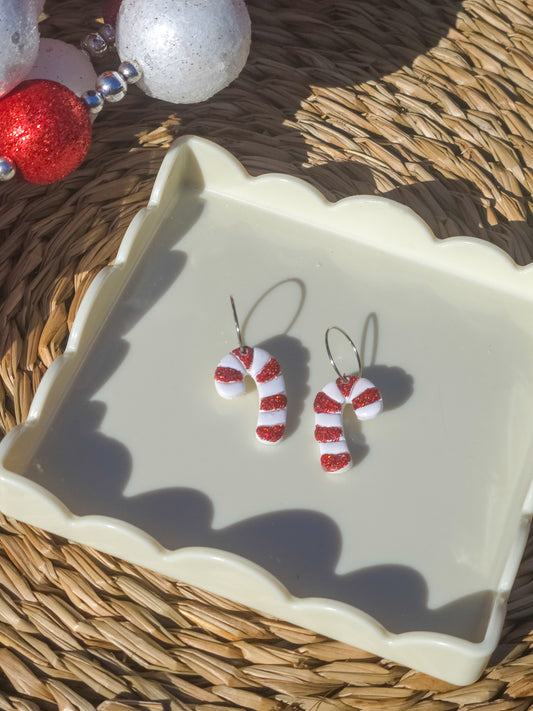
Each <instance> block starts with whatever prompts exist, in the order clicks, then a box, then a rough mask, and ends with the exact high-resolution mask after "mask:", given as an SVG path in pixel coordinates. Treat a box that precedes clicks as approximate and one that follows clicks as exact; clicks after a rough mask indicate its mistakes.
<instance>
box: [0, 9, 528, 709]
mask: <svg viewBox="0 0 533 711" xmlns="http://www.w3.org/2000/svg"><path fill="white" fill-rule="evenodd" d="M249 9H250V13H251V16H252V22H253V28H254V35H253V48H252V53H251V56H250V60H249V63H248V65H247V67H246V69H245V71H244V72H243V74H242V75H241V77H240V78H239V80H238V81H237V82H235V83H234V84H233V86H231V87H230V88H228V89H227V90H225V91H223V92H222V93H220V94H219V95H217V96H216V97H214V98H213V99H212V100H210V101H208V102H207V103H205V104H202V105H198V106H188V107H184V108H183V107H175V106H170V105H168V104H163V103H161V102H157V101H154V100H151V99H148V98H146V97H144V96H142V95H141V94H140V92H138V91H135V90H134V91H133V92H132V93H131V95H130V96H128V98H127V99H126V100H125V101H124V102H122V103H121V104H118V105H115V106H114V107H110V108H107V109H106V111H105V112H104V114H103V115H102V116H101V117H99V119H98V120H97V123H96V124H95V129H94V142H93V145H92V149H91V151H90V154H89V157H88V159H87V160H86V161H85V163H84V164H83V166H82V167H81V168H80V169H79V170H78V171H77V172H76V173H75V174H74V175H72V176H71V177H70V178H68V179H67V180H65V181H64V182H63V183H61V184H59V185H53V186H48V187H35V186H29V185H23V184H20V183H14V184H9V185H7V186H6V187H3V188H1V190H0V284H1V293H0V349H1V350H0V379H1V380H0V425H1V427H2V428H3V430H4V431H6V430H9V429H10V428H11V427H13V426H14V425H15V424H16V423H18V422H21V421H23V420H24V418H25V417H26V416H27V413H28V408H29V405H30V402H31V399H32V396H33V393H34V391H35V389H36V387H37V385H38V384H39V381H40V379H41V377H42V375H43V373H44V371H45V370H46V368H47V367H48V366H49V365H50V363H51V362H52V360H53V359H54V358H55V357H56V356H58V355H59V354H60V353H61V352H62V349H63V347H64V345H65V339H66V337H67V335H68V331H69V328H70V326H71V324H72V320H73V318H74V315H75V313H76V309H77V307H78V305H79V303H80V299H81V297H82V296H83V294H84V293H85V291H86V290H87V287H88V285H89V284H90V282H91V280H92V279H93V277H94V276H95V275H96V274H97V273H98V271H99V270H100V269H101V268H102V267H103V266H104V265H106V264H108V263H109V262H110V261H112V260H113V257H114V255H115V253H116V250H117V247H118V245H119V242H120V240H121V238H122V235H123V233H124V231H125V228H126V226H127V225H128V223H129V221H130V220H131V218H132V217H133V215H134V214H135V213H136V212H137V210H138V209H139V208H141V207H142V206H144V205H145V204H146V201H147V199H148V197H149V194H150V190H151V187H152V183H153V180H154V177H155V175H156V173H157V170H158V168H159V165H160V163H161V161H162V159H163V156H164V155H165V149H166V148H167V146H168V145H169V144H170V142H171V141H172V140H173V139H174V138H175V137H176V136H178V135H183V134H186V133H187V134H197V135H200V136H204V137H207V138H210V139H212V140H214V141H216V142H218V143H219V144H221V145H223V146H224V147H226V148H228V149H229V150H230V151H232V152H233V153H234V154H235V155H236V156H237V157H238V158H239V159H240V160H241V161H242V162H243V163H244V164H245V166H246V167H247V168H248V169H249V170H250V171H251V172H252V173H254V174H257V173H261V172H266V171H281V172H287V173H290V174H293V175H296V176H299V177H303V178H304V179H306V180H308V181H309V182H311V183H312V184H314V185H316V186H317V187H318V188H319V189H320V190H322V191H323V192H324V193H325V194H326V195H327V196H328V197H329V198H331V199H337V198H341V197H344V196H346V195H351V194H354V193H355V194H357V193H380V194H382V195H386V196H387V197H391V198H393V199H395V200H398V201H400V202H402V203H405V204H407V205H409V206H410V207H412V208H414V210H416V211H417V212H418V213H419V214H420V215H421V216H423V217H424V218H425V220H426V221H427V222H428V223H429V225H430V226H431V228H432V229H433V230H434V232H435V233H436V234H437V236H439V237H442V238H444V237H448V236H450V235H458V234H468V235H475V236H477V237H482V238H484V239H487V240H490V241H491V242H494V243H496V244H498V245H500V246H501V247H502V248H503V249H504V250H506V251H507V252H508V253H509V254H510V255H512V256H513V257H514V259H515V260H516V261H517V262H518V263H519V264H526V263H528V262H530V261H531V260H532V259H533V234H532V231H531V228H532V224H533V220H532V215H531V188H532V186H533V174H532V170H531V168H532V166H533V143H532V140H531V139H532V137H533V126H532V123H533V85H532V76H533V63H532V54H533V53H532V48H533V32H532V24H533V22H532V18H533V4H531V2H529V0H464V1H463V2H461V1H460V0H250V2H249ZM45 10H46V12H47V14H48V16H49V17H48V19H46V20H44V21H43V22H42V34H44V35H47V36H50V37H56V38H58V39H64V40H67V41H70V42H73V43H77V42H79V40H80V39H81V38H82V37H83V36H84V34H85V33H86V32H87V30H88V28H89V27H94V26H95V17H96V16H97V15H98V12H99V10H100V6H99V3H98V2H95V0H50V1H49V2H47V5H46V8H45ZM106 61H107V60H106ZM109 63H110V64H112V63H113V58H110V60H109ZM154 347H156V344H154ZM156 414H157V413H151V412H145V411H144V410H143V406H142V403H139V405H138V413H137V415H138V417H152V416H154V415H156ZM0 526H1V528H0V709H38V708H39V709H52V708H57V707H59V708H61V709H83V710H84V711H85V709H93V708H98V709H102V710H103V709H106V711H111V709H113V710H114V709H117V711H118V709H129V708H131V709H150V710H155V709H157V710H159V709H161V710H163V709H183V708H185V709H189V708H195V709H202V710H204V711H211V710H213V711H214V709H221V710H224V709H227V708H246V709H253V710H254V711H270V710H271V709H283V708H284V707H285V706H286V705H292V708H293V709H297V708H298V709H305V710H306V711H314V710H317V711H318V709H320V711H344V710H346V711H350V710H351V709H364V710H365V711H366V710H367V709H369V710H370V709H390V711H403V710H404V709H413V710H416V711H447V710H448V709H450V710H451V709H456V708H460V709H467V708H468V709H471V708H475V709H478V710H481V709H484V710H485V709H486V710H491V711H507V710H509V711H510V710H511V709H513V710H514V711H518V710H522V709H526V708H528V707H529V706H530V705H531V703H532V701H533V650H532V649H531V646H530V645H531V641H533V636H532V634H533V633H532V630H533V609H532V606H533V578H532V576H531V570H532V568H533V543H532V542H531V541H530V544H529V545H528V548H527V550H526V553H525V556H524V560H523V563H522V566H521V569H520V572H519V575H518V578H517V581H516V584H515V587H514V591H513V594H512V597H511V600H510V604H509V608H508V614H507V618H506V624H505V628H504V631H503V635H502V639H501V644H500V646H499V648H498V650H497V653H496V655H495V657H494V660H493V662H492V663H491V666H490V667H489V668H488V670H487V672H486V673H485V674H484V676H483V678H482V679H481V680H480V681H479V682H478V683H476V684H474V685H472V686H470V687H468V688H459V689H456V688H453V687H450V686H449V685H447V684H444V683H441V682H438V681H436V680H434V679H431V678H429V677H426V676H424V675H421V674H419V673H416V672H414V671H412V670H409V669H406V668H404V667H401V666H399V665H397V664H393V663H391V662H388V661H386V660H382V659H378V658H376V657H375V656H373V655H371V654H367V653H366V652H364V651H362V650H357V649H353V648H350V647H347V646H345V645H342V644H337V643H334V642H331V641H328V640H326V639H324V638H322V637H320V636H319V635H316V634H314V633H312V632H309V631H305V630H300V629H297V628H294V627H292V626H291V625H288V624H285V623H282V622H279V621H277V620H274V619H271V618H267V617H265V616H262V615H259V614H257V613H254V612H253V611H250V610H247V609H244V608H242V607H239V606H236V605H233V604H231V603H228V602H226V601H224V600H221V599H217V598H215V597H213V596H211V595H207V594H205V593H203V592H201V591H199V590H196V589H193V588H191V587H189V586H186V585H183V584H180V583H176V582H173V581H170V580H166V579H164V578H162V577H160V576H157V575H155V574H153V573H150V572H148V571H146V570H142V569H139V568H136V567H134V566H131V565H129V564H125V563H123V562H121V561H119V560H116V559H113V558H111V557H109V556H105V555H102V554H100V553H97V552H95V551H92V550H90V549H87V548H83V547H81V546H78V545H74V544H72V543H69V542H67V541H64V540H59V539H56V538H54V537H52V536H50V535H47V534H46V533H43V532H42V531H39V530H36V529H34V528H31V527H29V526H26V525H22V524H20V523H17V522H16V521H13V520H6V519H5V518H1V520H0Z"/></svg>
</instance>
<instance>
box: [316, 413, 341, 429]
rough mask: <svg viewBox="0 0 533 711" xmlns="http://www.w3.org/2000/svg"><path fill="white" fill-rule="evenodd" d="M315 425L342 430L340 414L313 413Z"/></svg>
mask: <svg viewBox="0 0 533 711" xmlns="http://www.w3.org/2000/svg"><path fill="white" fill-rule="evenodd" d="M315 425H320V427H340V428H341V429H342V412H331V413H327V412H315Z"/></svg>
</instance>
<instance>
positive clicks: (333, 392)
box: [322, 380, 346, 405]
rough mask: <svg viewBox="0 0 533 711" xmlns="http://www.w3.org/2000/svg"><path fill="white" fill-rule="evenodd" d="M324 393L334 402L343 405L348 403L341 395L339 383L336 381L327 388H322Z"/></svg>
mask: <svg viewBox="0 0 533 711" xmlns="http://www.w3.org/2000/svg"><path fill="white" fill-rule="evenodd" d="M322 392H323V393H325V394H326V395H327V396H328V397H330V398H331V399H332V400H335V401H336V402H340V403H342V404H343V405H344V403H345V402H346V399H345V397H344V395H343V394H342V393H341V391H340V390H339V388H338V387H337V383H336V382H335V381H334V380H333V382H331V383H328V384H327V385H326V387H325V388H322Z"/></svg>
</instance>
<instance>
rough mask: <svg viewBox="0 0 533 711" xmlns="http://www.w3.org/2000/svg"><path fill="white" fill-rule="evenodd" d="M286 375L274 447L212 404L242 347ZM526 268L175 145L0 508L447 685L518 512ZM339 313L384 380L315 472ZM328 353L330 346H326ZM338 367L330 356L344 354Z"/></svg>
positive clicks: (501, 589)
mask: <svg viewBox="0 0 533 711" xmlns="http://www.w3.org/2000/svg"><path fill="white" fill-rule="evenodd" d="M230 294H233V296H234V297H235V299H236V303H237V307H238V310H239V314H240V318H241V325H242V326H243V330H244V336H245V339H246V342H247V343H248V344H249V345H252V346H255V345H259V346H262V347H263V348H265V349H266V350H268V351H269V352H270V353H272V354H273V355H274V356H275V357H276V358H277V359H278V360H279V361H280V363H281V365H282V368H283V370H284V373H285V378H286V382H287V394H288V399H289V405H288V421H287V437H286V440H285V441H284V442H282V443H281V444H280V445H279V446H276V447H265V446H264V445H262V444H260V443H258V442H257V441H256V439H255V436H254V430H255V421H256V417H257V396H256V394H255V392H254V391H253V388H249V392H248V393H247V394H246V395H245V396H244V397H242V398H239V399H237V400H232V401H226V400H223V399H221V398H219V397H218V395H217V394H216V391H215V388H214V382H213V373H214V369H215V367H216V365H217V363H218V361H219V360H220V359H221V358H222V356H223V355H224V354H226V353H227V352H228V351H229V350H231V349H232V348H235V347H236V345H237V340H236V334H235V332H234V328H233V319H232V314H231V308H230V303H229V295H230ZM532 316H533V273H532V271H531V269H518V268H517V267H516V266H515V265H514V264H513V263H512V262H511V261H510V260H509V259H508V258H507V257H506V256H505V255H504V254H503V252H500V251H499V250H497V249H496V248H494V247H492V246H490V245H489V244H486V243H482V242H480V241H477V240H475V239H471V238H456V239H452V240H447V241H445V242H438V241H437V240H435V238H434V237H433V236H432V235H431V233H430V231H429V230H428V228H427V226H426V225H425V224H424V223H423V222H422V221H421V220H420V219H419V218H417V216H416V215H415V214H413V213H412V212H411V211H409V210H408V209H406V208H405V207H402V206H401V205H399V204H396V203H394V202H391V201H388V200H385V199H379V198H374V197H356V198H349V199H346V200H343V201H342V202H340V203H337V204H335V205H332V204H329V203H328V202H327V201H326V200H325V199H324V198H323V197H322V196H321V195H320V194H319V193H318V192H316V191H314V190H313V189H311V188H310V187H308V186H307V185H305V184H304V183H303V182H299V181H297V180H294V179H292V178H288V177H284V176H280V175H266V176H262V177H260V178H250V177H249V176H248V175H247V174H246V173H245V171H244V170H243V168H242V166H240V165H239V164H238V163H237V162H236V160H235V159H234V158H232V157H231V156H230V155H228V154H227V153H226V152H224V151H223V150H222V149H220V148H218V147H217V146H215V145H214V144H211V143H209V142H207V141H204V140H199V139H196V138H188V139H183V140H180V141H178V142H177V143H176V144H175V145H174V146H173V147H172V149H171V150H170V152H169V154H168V156H167V158H166V159H165V162H164V164H163V166H162V168H161V171H160V174H159V177H158V179H157V182H156V186H155V188H154V192H153V195H152V198H151V201H150V204H149V206H148V208H147V209H145V210H143V211H141V213H139V215H137V217H136V218H135V219H134V220H133V222H132V224H131V226H130V228H129V230H128V232H127V234H126V236H125V237H124V240H123V244H122V246H121V249H120V253H119V256H118V259H117V262H116V266H114V267H112V268H108V269H105V270H104V271H103V272H102V273H101V274H100V275H99V276H98V277H97V278H96V279H95V281H94V283H93V284H92V286H91V288H90V290H89V292H88V293H87V295H86V297H85V299H84V301H83V304H82V306H81V307H80V310H79V314H78V317H77V319H76V322H75V326H74V328H73V331H72V335H71V337H70V340H69V343H68V347H67V351H66V354H65V355H64V356H63V357H61V358H58V359H57V360H56V361H55V362H54V363H53V364H52V366H51V367H50V369H49V371H48V372H47V374H46V377H45V378H44V380H43V382H42V385H41V387H40V388H39V391H38V393H37V395H36V397H35V400H34V403H33V406H32V409H31V413H30V416H29V418H28V422H27V424H25V425H23V426H20V427H17V428H16V429H15V430H13V431H12V432H10V434H9V435H8V436H7V437H6V438H5V439H4V440H3V442H2V444H1V445H0V455H1V459H0V461H1V465H2V470H1V472H0V497H1V498H0V502H1V509H2V511H3V512H4V513H5V514H7V515H9V516H13V517H15V518H18V519H20V520H22V521H25V522H28V523H31V524H34V525H36V526H40V527H42V528H44V529H47V530H49V531H52V532H54V533H56V534H59V535H62V536H65V537H67V538H69V539H72V540H75V541H78V542H80V543H84V544H88V545H91V546H94V547H95V548H98V549H101V550H103V551H105V552H107V553H111V554H114V555H117V556H120V557H122V558H124V559H126V560H128V561H131V562H133V563H137V564H140V565H144V566H147V567H149V568H152V569H153V570H156V571H159V572H161V573H164V574H166V575H169V576H173V577H175V578H178V579H180V580H183V581H186V582H188V583H191V584H193V585H197V586H199V587H202V588H205V589H207V590H211V591H214V592H216V593H219V594H221V595H223V596H226V597H228V598H230V599H233V600H235V601H238V602H240V603H244V604H246V605H248V606H250V607H252V608H256V609H258V610H260V611H263V612H266V613H270V614H272V615H275V616H278V617H281V618H284V619H286V620H289V621H291V622H294V623H296V624H298V625H302V626H305V627H308V628H311V629H313V630H316V631H318V632H321V633H323V634H325V635H328V636H331V637H333V638H336V639H339V640H342V641H344V642H348V643H351V644H354V645H357V646H359V647H363V648H366V649H368V650H370V651H373V652H375V653H377V654H380V655H382V656H384V657H387V658H391V659H394V660H397V661H398V662H401V663H405V664H406V665H408V666H411V667H414V668H417V669H420V670H422V671H425V672H427V673H429V674H432V675H434V676H437V677H441V678H443V679H446V680H448V681H451V682H454V683H457V684H464V683H469V682H471V681H473V680H474V679H475V678H476V677H477V676H478V675H479V674H480V672H481V671H482V668H483V665H484V664H485V663H486V661H487V659H488V657H489V655H490V654H491V652H492V650H493V649H494V647H495V646H496V644H497V641H498V636H499V633H500V630H501V626H502V622H503V617H504V611H505V601H506V597H507V595H508V593H509V590H510V587H511V585H512V581H513V578H514V575H515V573H516V569H517V565H518V563H519V560H520V556H521V553H522V550H523V546H524V542H525V538H526V535H527V530H528V525H529V521H530V516H531V513H532V498H533V497H532V495H531V489H530V486H531V463H532V458H531V454H532V444H533V418H532V416H531V415H532V410H533V377H532V375H533V373H532V369H533V368H532V366H533V317H532ZM331 325H338V326H341V327H342V328H344V329H345V330H346V331H348V332H349V333H350V334H351V336H352V337H353V338H354V340H355V341H357V342H358V343H359V344H360V347H361V350H362V351H363V355H364V361H365V363H366V367H365V376H366V377H368V378H369V379H370V380H372V381H373V382H374V383H375V384H376V385H377V386H378V387H379V388H380V390H381V392H382V395H383V400H384V404H385V408H384V412H383V413H382V414H381V415H380V416H379V417H378V418H376V419H375V420H372V421H368V422H362V423H360V422H358V421H357V420H356V419H355V417H354V416H353V413H350V414H351V415H352V416H351V417H350V416H349V415H347V416H346V417H345V426H346V430H347V433H348V440H349V443H350V448H351V452H352V456H353V459H354V460H355V461H356V466H355V467H354V468H353V469H352V470H350V471H348V472H345V473H343V474H341V475H338V476H332V475H327V474H325V473H324V472H323V471H322V469H321V467H320V464H319V454H318V447H317V446H316V443H315V442H314V439H313V430H314V413H313V407H312V405H313V399H314V395H315V393H316V392H318V391H319V390H321V389H322V387H323V386H324V385H325V384H326V383H327V382H329V381H331V380H332V379H333V377H334V374H333V371H332V370H331V367H330V365H329V362H328V359H327V356H326V352H325V349H324V345H323V339H324V332H325V330H326V328H327V327H328V326H331ZM335 347H336V348H337V349H339V350H338V355H339V359H341V361H342V356H343V353H342V352H341V346H340V345H339V344H337V345H336V346H335ZM343 362H346V363H347V362H348V361H347V354H346V358H345V359H344V361H343Z"/></svg>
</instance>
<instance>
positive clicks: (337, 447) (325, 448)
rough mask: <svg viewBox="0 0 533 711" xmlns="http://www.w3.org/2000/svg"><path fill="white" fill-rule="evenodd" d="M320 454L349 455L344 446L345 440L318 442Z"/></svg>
mask: <svg viewBox="0 0 533 711" xmlns="http://www.w3.org/2000/svg"><path fill="white" fill-rule="evenodd" d="M318 446H319V447H320V454H321V455H322V454H343V453H346V454H349V452H348V448H347V446H346V440H344V439H343V440H341V441H340V442H319V443H318Z"/></svg>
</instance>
